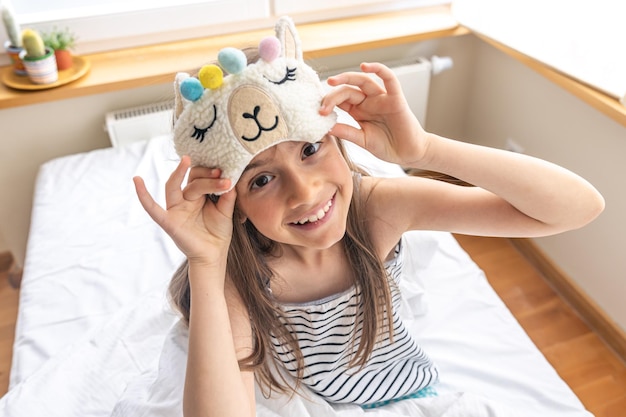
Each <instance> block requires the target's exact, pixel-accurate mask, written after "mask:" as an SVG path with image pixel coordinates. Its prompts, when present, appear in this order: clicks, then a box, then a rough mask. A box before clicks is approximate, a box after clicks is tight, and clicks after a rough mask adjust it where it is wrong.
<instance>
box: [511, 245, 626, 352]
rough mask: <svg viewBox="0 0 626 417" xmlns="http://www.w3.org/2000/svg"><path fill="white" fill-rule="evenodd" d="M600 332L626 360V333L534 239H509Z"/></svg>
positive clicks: (605, 340) (589, 323) (608, 343)
mask: <svg viewBox="0 0 626 417" xmlns="http://www.w3.org/2000/svg"><path fill="white" fill-rule="evenodd" d="M509 240H510V241H511V244H512V245H513V246H514V247H515V248H516V249H517V250H518V251H519V252H520V253H521V254H522V255H523V256H524V257H525V258H526V259H527V260H528V262H530V263H531V264H532V265H533V266H534V267H535V268H537V270H538V271H539V272H540V273H541V274H542V275H543V277H544V278H545V279H546V281H547V282H548V283H549V284H550V285H551V286H552V288H553V289H554V290H555V291H556V292H557V293H558V294H559V295H560V296H561V297H563V299H564V300H565V301H566V302H567V303H569V304H570V305H571V306H572V308H574V310H575V311H576V312H578V314H580V316H581V318H582V319H583V320H584V321H585V322H586V323H587V325H589V327H591V329H593V330H594V331H595V332H596V334H597V335H598V336H599V337H600V338H602V340H604V342H605V343H606V344H607V345H608V346H609V347H610V348H611V349H612V350H613V351H614V352H615V353H616V354H617V355H618V356H619V357H620V358H621V359H622V361H624V362H625V363H626V333H625V332H624V331H623V330H622V329H621V328H620V327H619V325H618V324H617V323H615V321H613V320H612V319H611V318H610V317H609V316H608V315H607V314H606V313H605V312H604V311H603V310H602V309H601V308H600V306H598V304H596V303H595V301H593V300H592V299H591V298H590V297H589V296H588V295H587V294H586V293H585V292H584V291H583V290H582V289H581V288H580V287H579V286H578V285H577V284H576V283H575V282H574V281H573V280H572V279H571V278H570V277H569V276H568V275H567V274H565V272H563V271H562V270H561V269H560V268H559V267H558V266H556V265H555V264H554V262H552V260H550V259H549V258H548V257H547V256H546V255H545V254H544V253H543V252H542V251H541V249H539V247H538V246H537V245H536V244H535V243H534V242H533V241H532V240H530V239H509Z"/></svg>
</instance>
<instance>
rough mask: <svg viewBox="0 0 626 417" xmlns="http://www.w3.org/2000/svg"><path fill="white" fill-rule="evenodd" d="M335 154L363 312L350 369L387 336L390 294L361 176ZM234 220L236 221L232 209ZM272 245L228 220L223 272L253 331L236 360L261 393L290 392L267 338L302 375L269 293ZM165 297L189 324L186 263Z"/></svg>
mask: <svg viewBox="0 0 626 417" xmlns="http://www.w3.org/2000/svg"><path fill="white" fill-rule="evenodd" d="M335 140H337V143H338V144H339V147H340V150H341V152H342V154H343V155H344V158H346V161H347V162H348V164H349V166H350V168H351V169H352V170H353V172H355V173H357V175H354V176H353V178H354V185H355V186H354V193H353V195H352V201H351V204H350V208H349V210H348V218H347V226H346V233H345V235H344V237H343V245H344V249H345V253H346V256H347V257H348V262H349V264H350V266H351V268H352V270H353V271H356V273H355V274H353V277H354V284H355V285H356V286H357V287H358V288H359V289H360V290H361V295H360V299H359V303H360V308H361V311H362V314H363V321H362V327H360V328H356V327H355V333H354V335H353V337H356V334H357V333H358V332H359V331H362V333H361V338H360V343H359V344H358V346H357V347H356V348H357V349H356V352H355V354H354V355H353V357H352V358H351V360H350V364H349V366H351V367H362V366H364V365H365V363H366V362H367V360H368V358H369V356H370V355H371V353H372V350H373V349H374V346H375V344H376V342H377V341H378V340H379V338H380V337H382V336H383V335H384V334H386V333H389V334H390V336H391V337H393V335H392V329H393V326H391V325H390V316H391V291H390V287H389V281H388V276H387V272H386V270H385V267H384V264H383V260H382V259H381V258H380V256H378V255H377V252H376V250H375V248H374V245H373V243H372V239H371V236H370V234H369V227H368V224H367V223H368V221H369V220H368V219H367V218H366V216H365V215H364V209H365V205H366V203H367V196H364V195H362V192H361V189H360V177H359V175H364V173H363V172H362V170H359V169H358V168H357V167H356V166H355V165H354V164H353V163H352V162H350V160H349V158H347V156H346V154H345V150H344V149H343V146H342V145H341V141H340V140H338V139H335ZM233 218H234V219H237V218H240V217H239V215H238V209H237V208H235V215H234V216H233ZM275 254H276V243H275V242H273V241H271V240H270V239H268V238H266V237H265V236H263V235H262V234H261V233H259V231H258V230H257V229H256V228H255V227H254V225H253V224H252V223H251V222H250V221H249V220H247V221H245V222H243V223H242V222H240V221H237V220H234V221H233V237H232V241H231V244H230V248H229V252H228V259H227V266H226V273H227V276H228V279H231V280H232V282H233V283H234V285H235V287H236V288H237V291H238V292H239V296H240V297H241V299H242V301H243V305H245V306H247V307H248V314H249V317H250V323H251V327H252V337H253V343H254V346H253V351H252V353H251V354H250V355H249V356H248V357H246V358H244V359H243V360H241V361H240V363H239V365H240V367H241V368H242V369H253V370H254V371H255V376H256V378H257V380H258V381H259V382H260V385H261V387H263V388H264V392H271V390H272V389H276V390H278V391H281V392H291V393H293V392H294V391H295V389H296V388H297V386H296V387H291V386H289V383H288V382H287V381H286V380H285V378H284V377H283V373H281V372H275V371H272V369H273V368H274V367H275V366H276V365H275V362H274V360H272V359H271V357H270V354H271V353H272V349H273V344H272V341H271V336H274V337H276V338H277V339H278V340H279V341H281V342H282V344H283V346H286V347H287V349H286V350H287V351H289V352H291V354H292V355H293V359H294V360H295V361H296V363H297V367H296V369H297V380H296V381H297V382H296V384H299V383H300V380H301V378H302V376H303V373H304V365H303V356H302V352H301V350H300V347H299V345H298V341H297V339H296V338H295V336H294V334H293V332H290V326H289V325H288V324H287V325H285V321H284V320H283V321H281V316H282V310H281V309H280V307H279V306H278V305H277V304H276V301H275V300H274V298H273V296H272V294H271V293H270V292H269V291H268V288H269V282H270V281H271V280H272V279H273V276H274V274H273V272H272V270H271V269H270V268H269V267H268V265H267V262H266V259H268V258H269V257H272V256H276V255H275ZM169 296H170V299H171V301H172V303H173V304H174V306H175V307H176V309H177V310H178V311H180V313H181V314H182V316H183V318H184V320H185V321H186V322H187V324H188V323H189V314H190V307H191V290H190V286H189V277H188V267H187V262H186V261H185V262H184V263H183V265H181V267H180V268H179V269H178V271H176V273H175V274H174V276H173V278H172V280H171V282H170V285H169Z"/></svg>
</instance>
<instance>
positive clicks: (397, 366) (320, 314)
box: [273, 243, 438, 405]
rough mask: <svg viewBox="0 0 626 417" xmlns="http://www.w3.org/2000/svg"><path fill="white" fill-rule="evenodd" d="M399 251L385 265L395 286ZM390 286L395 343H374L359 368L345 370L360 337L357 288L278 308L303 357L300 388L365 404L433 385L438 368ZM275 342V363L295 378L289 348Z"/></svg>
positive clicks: (399, 266) (329, 398) (340, 400)
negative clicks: (415, 336)
mask: <svg viewBox="0 0 626 417" xmlns="http://www.w3.org/2000/svg"><path fill="white" fill-rule="evenodd" d="M402 246H403V245H402V244H401V243H400V244H398V246H397V247H396V251H395V256H394V257H393V259H390V260H389V261H387V262H386V263H385V267H386V269H387V272H388V273H389V275H390V277H392V278H393V279H394V280H395V281H396V282H399V280H400V276H401V273H402V264H403V260H402ZM392 287H393V288H395V289H392V302H393V309H394V311H393V326H394V337H393V343H392V342H391V341H390V339H389V337H388V335H387V336H386V337H385V339H384V340H382V341H380V342H378V343H377V344H376V346H375V348H374V351H373V352H372V354H371V357H370V358H369V360H368V362H367V364H366V365H365V366H364V367H363V368H362V369H359V368H353V369H349V368H348V363H349V361H350V358H351V356H352V355H351V353H353V352H356V348H357V346H358V343H359V341H360V337H361V327H362V314H361V313H360V310H361V309H360V306H359V303H358V299H359V292H358V290H357V288H354V287H353V288H352V289H350V290H348V291H346V292H344V293H340V294H336V295H333V296H331V297H328V298H325V299H322V300H318V301H314V302H310V303H303V304H291V303H290V304H286V303H285V304H281V307H282V309H283V311H284V319H283V320H284V321H285V320H286V322H287V323H288V325H290V326H291V331H293V332H295V333H296V335H297V339H298V342H299V345H300V349H301V350H302V354H303V356H304V365H305V370H304V378H303V381H302V382H303V384H305V385H306V386H308V387H309V388H310V389H311V390H313V391H314V392H316V393H317V394H319V395H321V396H322V397H324V398H325V399H326V400H327V401H329V402H333V403H352V404H359V405H368V404H373V403H377V402H380V401H388V400H392V399H397V398H400V397H403V396H405V395H408V394H411V393H414V392H416V391H418V390H420V389H422V388H425V387H427V386H429V385H431V384H433V383H434V382H435V381H436V380H437V377H438V373H437V369H436V367H435V366H434V364H433V363H432V361H431V360H430V358H428V356H427V355H426V354H425V353H424V351H423V350H422V348H421V347H420V346H419V345H418V344H417V343H416V341H415V340H414V339H413V337H412V336H411V335H410V334H409V332H408V331H407V329H406V328H405V326H404V324H403V322H402V320H401V319H400V316H399V314H398V310H399V308H400V297H401V294H400V291H399V290H397V286H392ZM355 329H356V343H354V342H355V340H354V339H353V337H354V334H355ZM273 343H274V345H275V347H276V349H275V353H274V355H275V357H276V359H278V361H279V363H282V365H283V366H284V368H285V369H286V370H287V371H288V373H290V374H291V375H292V376H296V372H295V367H296V364H295V362H294V360H293V356H292V355H290V354H289V352H288V351H287V347H284V346H282V345H281V344H279V342H278V340H276V339H273Z"/></svg>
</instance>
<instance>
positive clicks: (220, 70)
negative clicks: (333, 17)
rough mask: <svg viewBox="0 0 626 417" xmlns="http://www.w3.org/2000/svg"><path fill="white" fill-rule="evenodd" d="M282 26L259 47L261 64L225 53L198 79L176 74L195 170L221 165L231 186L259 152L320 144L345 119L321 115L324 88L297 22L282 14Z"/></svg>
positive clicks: (178, 118)
mask: <svg viewBox="0 0 626 417" xmlns="http://www.w3.org/2000/svg"><path fill="white" fill-rule="evenodd" d="M275 29H276V36H275V37H274V36H271V37H267V38H264V39H263V40H261V42H260V43H259V56H260V58H259V60H258V61H257V62H254V63H252V64H249V65H248V64H247V58H246V56H245V53H244V52H243V51H241V50H239V49H235V48H225V49H222V50H221V51H220V52H219V54H218V62H219V66H218V65H205V66H204V67H202V68H201V69H200V71H199V72H198V77H197V78H195V77H191V76H190V75H189V74H187V73H178V74H177V75H176V81H175V85H174V89H175V103H174V144H175V147H176V152H177V153H178V155H180V156H182V155H189V157H190V158H191V162H192V165H200V166H205V167H209V168H215V167H217V168H220V169H221V170H222V178H230V179H231V181H232V186H231V188H232V187H234V186H235V184H236V183H237V181H238V180H239V177H240V176H241V174H242V172H243V170H244V169H245V167H246V166H247V165H248V164H249V163H250V161H251V160H252V158H254V156H255V155H257V154H259V153H260V152H262V151H264V150H265V149H267V148H269V147H271V146H273V145H275V144H277V143H280V142H284V141H288V140H297V141H305V142H311V143H314V142H317V141H319V140H320V139H322V138H323V137H324V135H326V134H327V133H328V131H329V130H330V129H331V128H332V126H333V125H334V124H335V122H336V120H337V116H336V114H335V113H334V112H333V113H331V114H330V115H328V116H321V115H320V114H319V113H318V110H319V108H320V104H321V101H322V97H323V96H324V90H323V88H322V84H321V82H320V79H319V76H318V75H317V73H316V72H315V71H314V70H313V69H312V68H311V67H309V66H308V65H306V64H305V63H304V60H303V58H302V49H301V46H300V39H299V38H298V35H297V32H296V29H295V26H294V24H293V22H292V21H291V19H289V18H287V17H282V18H281V19H279V21H278V23H277V24H276V28H275ZM224 72H226V73H227V74H228V75H224Z"/></svg>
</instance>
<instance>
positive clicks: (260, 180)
mask: <svg viewBox="0 0 626 417" xmlns="http://www.w3.org/2000/svg"><path fill="white" fill-rule="evenodd" d="M273 178H274V177H273V176H271V175H260V176H258V177H256V178H255V179H254V180H252V185H251V186H250V188H252V189H255V188H263V187H265V186H266V185H267V184H269V183H270V181H272V179H273Z"/></svg>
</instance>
